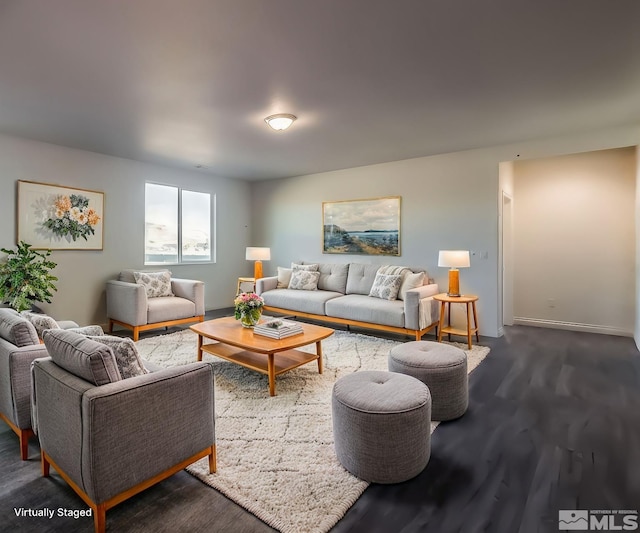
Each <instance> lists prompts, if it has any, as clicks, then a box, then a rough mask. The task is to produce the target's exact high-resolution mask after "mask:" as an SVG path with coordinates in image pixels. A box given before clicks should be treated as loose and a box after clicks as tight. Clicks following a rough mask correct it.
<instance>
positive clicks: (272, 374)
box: [267, 353, 276, 396]
mask: <svg viewBox="0 0 640 533" xmlns="http://www.w3.org/2000/svg"><path fill="white" fill-rule="evenodd" d="M267 357H268V365H269V366H268V368H267V371H268V372H269V396H275V395H276V365H275V361H274V355H273V354H272V353H270V354H269V355H268V356H267Z"/></svg>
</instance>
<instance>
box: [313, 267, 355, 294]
mask: <svg viewBox="0 0 640 533" xmlns="http://www.w3.org/2000/svg"><path fill="white" fill-rule="evenodd" d="M318 270H319V272H320V279H319V280H318V290H321V291H333V292H341V293H342V294H345V293H346V292H347V275H348V273H349V264H348V263H337V264H334V263H320V264H319V265H318Z"/></svg>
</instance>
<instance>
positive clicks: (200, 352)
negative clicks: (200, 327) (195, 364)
mask: <svg viewBox="0 0 640 533" xmlns="http://www.w3.org/2000/svg"><path fill="white" fill-rule="evenodd" d="M198 361H202V335H198Z"/></svg>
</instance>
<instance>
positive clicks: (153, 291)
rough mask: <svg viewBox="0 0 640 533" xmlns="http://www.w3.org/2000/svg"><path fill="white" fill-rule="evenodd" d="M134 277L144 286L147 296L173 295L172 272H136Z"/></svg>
mask: <svg viewBox="0 0 640 533" xmlns="http://www.w3.org/2000/svg"><path fill="white" fill-rule="evenodd" d="M133 277H134V278H135V280H136V283H137V284H138V285H142V286H143V287H144V290H145V292H146V293H147V298H159V297H161V296H173V292H171V272H168V271H166V270H164V271H162V272H134V273H133Z"/></svg>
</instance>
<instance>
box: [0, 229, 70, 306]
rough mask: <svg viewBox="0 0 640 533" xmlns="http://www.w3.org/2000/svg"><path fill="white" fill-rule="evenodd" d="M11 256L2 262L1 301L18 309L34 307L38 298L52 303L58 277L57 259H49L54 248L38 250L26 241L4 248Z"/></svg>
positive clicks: (0, 271) (38, 300)
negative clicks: (10, 248) (52, 271)
mask: <svg viewBox="0 0 640 533" xmlns="http://www.w3.org/2000/svg"><path fill="white" fill-rule="evenodd" d="M0 250H2V251H3V252H4V253H5V254H7V259H6V261H5V262H3V263H0V302H2V303H6V304H9V305H10V306H11V307H13V308H14V309H15V310H16V311H18V312H20V311H25V310H27V309H31V307H32V305H33V304H34V303H35V302H47V303H51V298H52V297H53V291H57V290H58V289H57V288H56V286H55V285H54V282H55V281H58V278H57V277H55V276H54V275H52V274H51V270H53V269H54V268H55V267H56V263H54V262H53V261H51V260H50V259H49V256H50V255H51V250H45V251H44V252H38V251H36V250H33V249H32V248H31V245H30V244H27V243H26V242H24V241H20V242H19V243H18V248H17V249H16V250H8V249H7V248H1V249H0Z"/></svg>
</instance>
